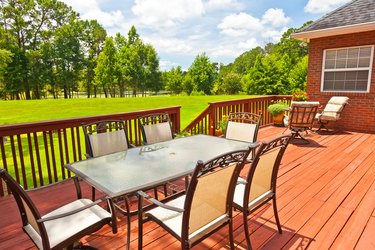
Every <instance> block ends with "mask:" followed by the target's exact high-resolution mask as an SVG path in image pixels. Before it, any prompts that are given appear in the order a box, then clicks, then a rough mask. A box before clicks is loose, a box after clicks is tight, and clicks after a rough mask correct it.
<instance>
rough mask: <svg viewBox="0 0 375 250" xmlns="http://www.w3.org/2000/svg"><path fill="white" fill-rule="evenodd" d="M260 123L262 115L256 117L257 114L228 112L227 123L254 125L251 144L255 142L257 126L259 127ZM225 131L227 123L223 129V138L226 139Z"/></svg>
mask: <svg viewBox="0 0 375 250" xmlns="http://www.w3.org/2000/svg"><path fill="white" fill-rule="evenodd" d="M261 121H262V114H260V115H258V114H253V113H249V112H230V113H229V114H228V122H240V123H249V124H255V125H256V128H255V131H254V137H253V141H252V142H256V141H257V137H258V131H259V126H260V123H261ZM227 129H228V123H227V127H226V129H225V134H224V137H226V134H227Z"/></svg>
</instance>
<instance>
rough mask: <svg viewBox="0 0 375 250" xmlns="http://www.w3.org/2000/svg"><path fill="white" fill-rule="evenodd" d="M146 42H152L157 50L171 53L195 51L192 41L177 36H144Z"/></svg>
mask: <svg viewBox="0 0 375 250" xmlns="http://www.w3.org/2000/svg"><path fill="white" fill-rule="evenodd" d="M142 39H143V40H144V41H145V42H146V43H150V44H152V46H154V47H155V48H156V50H157V51H163V52H164V53H170V54H175V53H177V54H185V53H189V52H191V51H193V47H192V45H191V43H189V42H188V41H186V40H182V39H177V38H164V37H142Z"/></svg>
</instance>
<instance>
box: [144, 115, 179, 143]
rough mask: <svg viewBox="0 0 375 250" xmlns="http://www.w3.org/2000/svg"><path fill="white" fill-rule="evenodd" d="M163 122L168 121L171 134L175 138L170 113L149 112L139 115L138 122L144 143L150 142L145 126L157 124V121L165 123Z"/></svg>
mask: <svg viewBox="0 0 375 250" xmlns="http://www.w3.org/2000/svg"><path fill="white" fill-rule="evenodd" d="M163 122H168V124H169V127H170V130H171V136H172V139H173V138H174V133H173V131H172V126H171V120H170V118H169V115H168V113H152V114H148V115H144V116H138V124H139V126H140V129H141V133H142V138H143V144H144V145H147V144H149V143H148V142H147V136H146V132H145V129H144V126H147V125H152V124H157V123H163Z"/></svg>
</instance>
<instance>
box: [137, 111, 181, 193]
mask: <svg viewBox="0 0 375 250" xmlns="http://www.w3.org/2000/svg"><path fill="white" fill-rule="evenodd" d="M138 122H139V125H140V128H141V132H142V138H143V144H144V145H148V144H154V143H158V142H163V141H168V140H172V139H173V138H174V135H173V132H172V127H171V121H170V119H169V115H168V113H153V114H148V115H144V116H140V117H138ZM187 183H188V177H186V178H185V186H187V185H188V184H187ZM168 186H169V187H170V189H171V190H172V192H173V193H176V192H177V190H178V186H177V185H176V184H174V183H170V182H168ZM163 187H164V190H163V191H164V195H165V196H167V195H168V191H167V184H165V185H163ZM155 195H156V196H155V197H156V198H157V193H155Z"/></svg>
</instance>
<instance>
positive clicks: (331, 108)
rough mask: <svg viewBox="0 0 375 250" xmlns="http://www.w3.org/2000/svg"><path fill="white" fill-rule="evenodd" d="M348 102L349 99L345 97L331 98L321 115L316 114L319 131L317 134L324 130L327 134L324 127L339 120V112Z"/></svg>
mask: <svg viewBox="0 0 375 250" xmlns="http://www.w3.org/2000/svg"><path fill="white" fill-rule="evenodd" d="M348 101H349V98H348V97H346V96H332V97H331V99H330V100H329V101H328V103H327V105H326V106H325V108H324V110H323V111H322V113H320V114H317V115H316V117H315V118H316V119H317V120H318V124H319V129H318V130H317V132H320V131H322V129H325V130H326V132H328V128H327V127H326V125H327V124H328V123H329V122H336V121H337V120H339V119H340V116H341V112H342V111H343V109H344V108H345V106H346V104H348ZM331 132H334V131H331Z"/></svg>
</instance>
